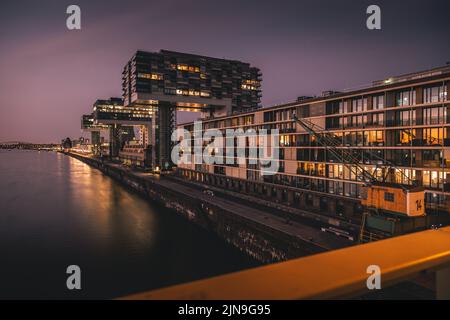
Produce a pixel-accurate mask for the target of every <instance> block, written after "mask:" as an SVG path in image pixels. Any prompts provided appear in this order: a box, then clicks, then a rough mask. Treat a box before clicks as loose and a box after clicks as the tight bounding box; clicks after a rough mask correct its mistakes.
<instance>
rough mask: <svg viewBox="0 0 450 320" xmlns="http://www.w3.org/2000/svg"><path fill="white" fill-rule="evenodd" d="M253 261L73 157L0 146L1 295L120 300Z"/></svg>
mask: <svg viewBox="0 0 450 320" xmlns="http://www.w3.org/2000/svg"><path fill="white" fill-rule="evenodd" d="M69 265H77V266H79V267H80V269H81V290H68V289H67V286H66V280H67V277H68V276H69V275H68V274H66V269H67V267H68V266H69ZM256 265H258V264H257V263H256V262H255V261H254V260H252V259H250V258H248V257H247V256H246V255H244V254H243V253H241V252H240V251H239V250H237V249H236V248H234V247H231V246H230V245H229V244H227V243H225V242H224V241H222V240H221V239H219V238H218V237H216V236H215V235H213V234H211V233H209V232H207V231H205V230H203V229H201V228H199V227H197V226H195V225H193V224H191V223H189V222H187V221H186V220H184V219H183V218H182V217H180V216H177V215H176V214H175V213H174V212H172V211H170V210H168V209H165V208H162V207H160V206H158V205H156V204H153V203H149V202H148V201H146V200H144V199H142V198H141V197H139V196H138V195H136V194H134V193H132V192H130V191H128V190H127V189H125V188H123V187H122V186H121V185H120V184H118V183H117V182H115V181H114V180H112V179H111V178H109V177H107V176H105V175H103V174H102V173H101V172H100V171H97V170H95V169H92V168H91V167H89V166H88V165H86V164H84V163H82V162H80V161H78V160H76V159H73V158H71V157H68V156H65V155H62V154H58V153H53V152H44V151H41V152H38V151H19V150H12V151H8V150H0V298H3V299H5V298H115V297H120V296H123V295H127V294H132V293H136V292H141V291H146V290H150V289H155V288H160V287H164V286H167V285H172V284H177V283H182V282H186V281H192V280H195V279H200V278H204V277H209V276H213V275H218V274H223V273H228V272H233V271H237V270H241V269H246V268H249V267H253V266H256Z"/></svg>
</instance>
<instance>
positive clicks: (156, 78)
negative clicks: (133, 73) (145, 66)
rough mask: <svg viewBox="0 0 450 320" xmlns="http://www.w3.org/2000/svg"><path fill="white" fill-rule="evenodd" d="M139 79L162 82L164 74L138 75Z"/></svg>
mask: <svg viewBox="0 0 450 320" xmlns="http://www.w3.org/2000/svg"><path fill="white" fill-rule="evenodd" d="M138 78H141V79H151V80H162V79H163V76H162V74H157V73H138Z"/></svg>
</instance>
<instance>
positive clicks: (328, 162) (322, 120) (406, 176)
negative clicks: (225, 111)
mask: <svg viewBox="0 0 450 320" xmlns="http://www.w3.org/2000/svg"><path fill="white" fill-rule="evenodd" d="M449 90H450V66H445V67H440V68H435V69H431V70H427V71H422V72H416V73H411V74H406V75H401V76H396V77H392V78H389V79H384V80H379V81H374V82H373V83H372V85H371V86H369V87H366V88H363V89H358V90H353V91H346V92H336V91H325V92H324V93H323V94H322V95H321V96H318V97H305V96H303V97H299V98H298V100H297V101H296V102H293V103H288V104H284V105H278V106H273V107H267V108H262V109H259V110H256V111H251V112H243V113H238V114H233V115H228V116H222V117H215V118H207V119H202V131H204V130H206V129H211V128H215V129H219V130H222V131H225V129H237V128H242V129H244V130H247V129H255V130H260V129H267V130H268V131H269V132H270V130H273V129H278V132H279V136H278V138H279V141H278V142H279V166H278V171H277V172H276V173H275V174H273V175H263V174H261V171H260V168H259V165H258V164H256V165H255V164H250V163H249V158H248V157H247V156H246V157H247V158H246V159H245V161H241V162H239V163H238V162H237V161H235V162H234V163H233V164H226V163H223V164H217V163H214V164H205V163H202V164H194V163H193V164H190V163H180V164H179V166H178V169H177V171H178V174H179V175H180V176H181V177H183V178H185V179H189V180H193V181H196V182H199V183H203V184H206V185H210V186H216V187H218V188H221V189H225V190H227V192H235V193H239V194H241V195H249V196H253V197H258V198H260V199H261V201H265V202H272V203H274V204H276V205H277V206H283V208H290V209H291V210H292V212H302V211H301V210H305V211H308V212H310V213H314V215H313V216H312V217H313V218H314V219H315V220H316V221H320V223H323V224H324V225H333V226H337V227H340V228H342V229H347V230H350V231H352V230H353V231H354V232H356V230H358V228H359V226H361V225H364V224H366V226H367V227H368V229H370V227H372V231H374V232H375V231H377V232H378V231H380V232H381V233H380V234H384V235H392V234H395V233H403V232H407V231H410V230H416V229H421V228H427V227H430V226H431V225H433V224H438V223H440V222H442V221H447V220H448V217H449V211H450V101H449V95H448V92H449ZM297 118H298V119H299V120H298V119H297ZM300 120H301V121H300ZM302 123H303V124H304V123H309V124H310V129H311V130H310V131H308V130H305V127H304V125H301V124H302ZM179 128H184V129H186V130H188V131H190V132H192V131H193V130H194V123H186V124H182V125H179ZM306 129H308V128H306ZM322 138H323V139H325V138H326V139H327V140H326V141H328V142H327V143H328V144H321V143H320V142H321V141H322V140H323V139H322ZM330 139H331V140H330ZM192 140H193V139H192ZM247 147H248V142H247ZM362 171H366V172H368V173H370V174H371V175H372V176H373V178H374V181H378V187H377V188H378V189H377V190H375V189H374V190H372V191H373V192H369V196H370V197H372V196H373V197H374V195H375V194H377V197H378V198H377V199H378V200H376V199H369V200H370V201H369V200H368V199H367V196H368V195H367V192H366V191H367V190H366V191H365V190H364V186H365V185H366V184H367V182H366V181H364V180H363V179H361V177H359V173H361V172H362ZM375 184H376V183H375ZM390 186H401V187H402V189H401V190H403V191H404V192H406V193H409V192H413V190H419V189H420V190H422V191H421V192H422V194H423V196H422V197H423V199H424V201H423V204H422V203H421V202H420V201H418V200H415V205H417V206H419V205H420V206H422V205H423V210H421V211H420V212H423V214H422V213H421V214H420V215H418V216H414V217H410V216H409V215H408V214H407V213H406V212H405V211H404V210H403V211H402V210H400V209H397V210H395V209H393V210H384V208H391V207H395V205H397V204H398V203H399V202H401V201H400V199H403V196H401V194H400V193H401V192H400V193H399V194H397V193H396V192H388V191H389V188H390ZM386 188H387V189H386ZM418 188H419V189H418ZM394 189H395V188H394ZM380 190H381V191H380ZM382 190H385V191H384V193H383V192H382ZM386 190H388V191H386ZM398 190H400V189H398ZM380 192H381V193H380ZM378 194H379V195H382V196H378ZM412 194H413V193H411V195H412ZM406 198H407V197H406V196H405V197H404V199H406ZM412 198H414V197H411V199H412ZM380 201H381V202H384V203H385V205H384V207H383V210H382V211H384V213H379V214H377V211H376V210H375V211H372V213H371V216H372V217H371V220H370V224H369V225H367V221H364V220H365V219H366V217H365V212H366V209H367V206H368V204H369V203H375V202H377V203H379V202H380ZM389 203H390V204H389ZM398 205H399V206H400V204H398ZM409 206H410V203H407V204H405V208H406V207H408V208H409ZM296 210H297V211H296ZM405 210H406V209H405ZM396 211H399V212H396ZM386 221H396V224H393V223H386Z"/></svg>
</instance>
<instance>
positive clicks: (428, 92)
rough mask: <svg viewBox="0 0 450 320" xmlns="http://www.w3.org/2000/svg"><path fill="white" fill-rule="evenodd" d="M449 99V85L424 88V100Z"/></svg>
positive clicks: (426, 101)
mask: <svg viewBox="0 0 450 320" xmlns="http://www.w3.org/2000/svg"><path fill="white" fill-rule="evenodd" d="M446 100H447V86H435V87H427V88H424V89H423V102H424V103H431V102H439V101H446Z"/></svg>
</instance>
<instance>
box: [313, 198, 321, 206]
mask: <svg viewBox="0 0 450 320" xmlns="http://www.w3.org/2000/svg"><path fill="white" fill-rule="evenodd" d="M313 207H314V208H315V209H320V198H319V197H318V196H313Z"/></svg>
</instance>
